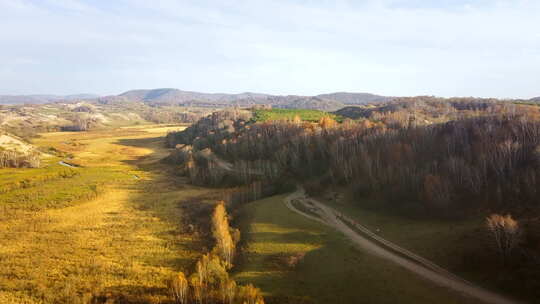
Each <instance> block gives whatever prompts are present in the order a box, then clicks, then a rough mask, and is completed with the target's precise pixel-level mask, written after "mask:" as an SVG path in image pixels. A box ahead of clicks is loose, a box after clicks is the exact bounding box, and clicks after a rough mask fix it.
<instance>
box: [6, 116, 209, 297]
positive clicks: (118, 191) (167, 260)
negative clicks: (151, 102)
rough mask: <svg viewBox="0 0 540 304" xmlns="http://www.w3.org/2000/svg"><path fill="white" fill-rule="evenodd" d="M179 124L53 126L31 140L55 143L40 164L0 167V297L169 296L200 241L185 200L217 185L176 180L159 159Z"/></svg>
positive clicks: (42, 144)
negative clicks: (185, 214) (185, 213)
mask: <svg viewBox="0 0 540 304" xmlns="http://www.w3.org/2000/svg"><path fill="white" fill-rule="evenodd" d="M181 128H182V127H181V126H167V127H162V126H141V127H136V128H121V129H117V130H115V131H111V130H103V131H92V132H76V133H73V132H59V133H47V134H43V135H42V136H41V137H40V138H38V139H36V140H35V141H34V143H35V144H37V145H38V146H40V147H42V148H44V149H49V148H54V149H50V150H51V151H56V152H55V153H56V155H50V156H48V157H47V158H46V165H45V166H44V167H43V168H39V169H3V170H0V191H1V192H2V195H1V196H0V217H1V219H2V221H1V224H0V242H1V244H2V247H1V248H0V263H1V265H2V267H0V286H2V288H0V303H87V302H90V301H98V300H99V301H105V300H107V299H110V300H111V301H119V302H137V303H140V302H144V303H159V302H160V301H166V300H168V299H169V298H170V295H169V293H168V291H167V289H166V283H167V280H168V279H169V278H170V277H171V275H172V274H173V273H176V272H177V271H179V270H184V269H189V268H190V267H191V264H192V263H193V262H194V261H195V260H196V259H197V257H198V256H199V254H200V252H201V251H202V250H201V246H203V245H202V243H201V240H200V238H198V237H197V236H195V235H193V234H190V233H187V232H186V229H185V228H186V227H185V225H183V223H182V221H181V212H182V211H181V209H180V208H179V206H180V205H181V204H182V202H183V200H185V199H188V198H192V197H194V196H201V195H204V194H205V193H208V192H209V191H211V190H206V189H201V188H195V187H191V186H187V185H183V186H182V187H178V184H177V182H176V181H175V180H174V179H171V178H170V176H169V175H168V174H169V173H168V171H167V170H166V168H165V166H162V165H160V164H159V163H158V162H157V161H158V160H159V159H161V158H162V157H164V156H166V154H167V150H166V149H164V148H163V142H162V136H164V135H165V133H166V132H167V131H169V130H178V129H181ZM61 160H63V161H65V162H66V163H68V164H72V165H73V166H74V167H67V166H64V165H60V164H59V161H61Z"/></svg>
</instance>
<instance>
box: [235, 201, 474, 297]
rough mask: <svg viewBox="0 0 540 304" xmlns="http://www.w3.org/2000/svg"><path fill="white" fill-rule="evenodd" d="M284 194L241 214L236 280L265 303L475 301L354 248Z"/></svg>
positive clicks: (249, 206) (253, 205)
mask: <svg viewBox="0 0 540 304" xmlns="http://www.w3.org/2000/svg"><path fill="white" fill-rule="evenodd" d="M284 198H285V196H283V195H281V196H274V197H270V198H267V199H263V200H260V201H256V202H253V203H250V204H248V205H246V207H245V209H244V210H243V214H242V215H241V216H242V219H243V220H242V225H243V227H244V231H247V235H246V234H244V238H245V239H246V240H247V243H246V249H245V253H244V257H243V260H242V263H241V264H240V265H239V267H238V268H237V269H236V270H237V271H236V275H235V278H236V279H237V280H238V281H239V282H242V283H245V282H251V283H253V284H255V285H256V286H258V287H260V288H261V289H262V290H263V292H264V293H265V294H266V299H267V302H268V303H474V301H470V302H469V301H468V300H467V299H463V298H461V297H459V296H457V295H455V294H454V293H452V292H450V291H448V290H446V289H444V288H440V287H437V286H434V285H433V284H432V283H429V282H427V281H424V280H423V279H421V278H419V277H416V276H414V275H411V274H410V273H409V272H408V271H407V270H405V269H402V268H400V267H399V266H396V265H394V264H392V263H391V262H388V261H385V260H383V259H380V258H378V257H375V256H372V255H371V254H369V253H367V252H365V251H362V250H358V249H356V247H355V246H353V245H352V244H351V243H350V242H349V241H348V240H347V239H345V238H344V237H343V236H342V235H341V234H340V233H339V232H336V231H334V230H333V229H331V228H329V227H326V226H324V225H323V224H320V223H318V222H315V221H312V220H309V219H306V218H304V217H302V216H301V215H298V214H296V213H294V212H292V211H290V210H289V209H287V207H285V205H284V204H283V199H284ZM295 257H297V258H298V259H299V262H298V263H297V264H296V265H294V266H290V263H288V261H289V260H291V259H292V260H294V258H295Z"/></svg>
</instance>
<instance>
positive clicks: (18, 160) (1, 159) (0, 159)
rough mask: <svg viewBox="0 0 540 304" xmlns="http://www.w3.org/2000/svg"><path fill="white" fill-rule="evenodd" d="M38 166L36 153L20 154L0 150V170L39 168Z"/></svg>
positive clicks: (38, 158)
mask: <svg viewBox="0 0 540 304" xmlns="http://www.w3.org/2000/svg"><path fill="white" fill-rule="evenodd" d="M40 165H41V157H40V155H39V153H38V152H29V153H21V152H17V151H11V150H2V149H0V168H39V166H40Z"/></svg>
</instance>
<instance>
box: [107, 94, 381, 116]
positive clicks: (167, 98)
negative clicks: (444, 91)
mask: <svg viewBox="0 0 540 304" xmlns="http://www.w3.org/2000/svg"><path fill="white" fill-rule="evenodd" d="M119 99H120V100H125V101H130V100H131V101H140V102H144V103H147V104H150V105H186V106H189V105H192V106H194V105H197V106H231V105H237V106H251V105H262V104H265V105H272V106H274V107H280V108H303V109H319V110H327V111H333V110H337V109H339V108H342V107H343V106H344V105H346V104H348V105H359V104H366V103H373V102H384V101H388V100H390V99H391V97H386V96H379V95H374V94H368V93H345V92H339V93H331V94H321V95H317V96H300V95H270V94H261V93H251V92H246V93H239V94H222V93H200V92H191V91H182V90H178V89H154V90H132V91H127V92H125V93H122V94H120V95H118V96H109V97H104V98H101V100H105V101H115V100H119Z"/></svg>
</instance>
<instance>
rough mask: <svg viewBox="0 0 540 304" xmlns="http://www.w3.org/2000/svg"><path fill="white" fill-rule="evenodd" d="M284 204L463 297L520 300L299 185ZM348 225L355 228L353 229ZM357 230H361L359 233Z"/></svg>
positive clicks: (508, 303) (511, 303) (506, 302)
mask: <svg viewBox="0 0 540 304" xmlns="http://www.w3.org/2000/svg"><path fill="white" fill-rule="evenodd" d="M295 203H296V204H298V203H299V204H303V207H305V208H306V209H308V210H310V212H309V213H310V214H308V213H305V212H302V211H301V210H299V209H297V208H295V206H294V204H295ZM285 205H286V206H287V207H288V208H289V209H290V210H292V211H294V212H296V213H298V214H300V215H302V216H305V217H308V218H310V219H312V220H315V221H318V222H321V223H323V224H325V225H328V226H330V227H333V228H334V229H337V230H338V231H340V232H342V233H343V234H344V235H345V236H347V237H348V238H349V239H350V240H351V241H352V242H353V243H354V244H356V245H357V246H358V247H359V248H362V249H364V250H366V251H368V252H370V253H372V254H374V255H376V256H379V257H382V258H384V259H387V260H390V261H392V262H394V263H396V264H398V265H400V266H401V267H404V268H406V269H408V270H410V271H412V272H414V273H416V274H417V275H420V276H421V277H423V278H425V279H427V280H429V281H432V282H434V283H435V284H437V285H440V286H443V287H447V288H450V289H453V290H455V291H457V292H459V293H461V294H462V295H464V296H468V297H472V298H475V299H477V300H480V301H482V302H484V303H493V304H517V303H521V302H517V301H515V300H512V299H509V298H506V297H503V296H501V295H499V294H496V293H494V292H491V291H489V290H486V289H483V288H481V287H479V286H475V285H474V284H472V283H470V282H468V281H466V280H464V279H462V278H460V277H458V276H457V275H455V274H452V273H450V272H449V271H447V270H445V269H443V268H441V267H440V266H438V265H436V264H435V263H433V262H431V261H428V260H426V259H424V258H422V257H420V256H418V255H416V254H414V253H412V252H409V251H407V250H406V249H404V248H401V247H399V246H397V245H396V244H393V243H391V242H390V241H388V240H385V239H383V238H381V237H380V236H378V235H376V234H375V233H373V232H371V231H370V230H369V229H367V228H366V227H364V226H362V225H360V224H358V223H356V222H355V221H354V220H352V219H350V218H348V217H346V216H345V215H343V214H340V213H339V212H337V211H336V210H334V209H333V208H331V207H328V206H327V205H325V204H323V203H321V202H318V201H316V200H314V199H312V198H308V197H307V196H306V194H305V192H304V190H303V189H302V188H299V189H298V190H296V191H295V192H294V193H292V194H290V195H289V196H287V197H286V198H285ZM315 215H317V216H315ZM351 227H354V229H353V228H351ZM355 230H356V231H355ZM357 231H360V232H361V233H360V232H357Z"/></svg>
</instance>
